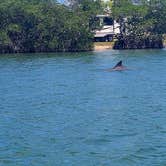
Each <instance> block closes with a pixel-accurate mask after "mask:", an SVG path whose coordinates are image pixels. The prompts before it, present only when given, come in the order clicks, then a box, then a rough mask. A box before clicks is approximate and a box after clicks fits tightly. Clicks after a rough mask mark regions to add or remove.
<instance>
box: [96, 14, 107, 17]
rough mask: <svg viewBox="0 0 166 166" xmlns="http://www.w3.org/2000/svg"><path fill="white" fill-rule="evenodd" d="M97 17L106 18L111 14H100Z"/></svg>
mask: <svg viewBox="0 0 166 166" xmlns="http://www.w3.org/2000/svg"><path fill="white" fill-rule="evenodd" d="M96 17H101V18H104V17H110V15H108V14H107V15H104V14H98V15H96Z"/></svg>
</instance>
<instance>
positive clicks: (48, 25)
mask: <svg viewBox="0 0 166 166" xmlns="http://www.w3.org/2000/svg"><path fill="white" fill-rule="evenodd" d="M88 2H89V0H85V1H84V3H83V4H82V5H81V6H80V7H79V8H78V9H77V12H76V11H75V10H71V9H70V8H69V7H67V6H64V5H62V4H59V3H57V2H56V1H54V0H5V1H4V0H0V15H1V17H0V52H51V51H85V50H90V49H92V42H93V33H92V29H93V28H94V23H93V19H94V16H95V14H96V9H97V8H98V5H99V3H98V2H94V1H92V0H91V1H90V3H88Z"/></svg>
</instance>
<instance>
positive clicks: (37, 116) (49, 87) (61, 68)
mask: <svg viewBox="0 0 166 166" xmlns="http://www.w3.org/2000/svg"><path fill="white" fill-rule="evenodd" d="M119 60H123V62H124V64H125V65H126V66H128V68H130V70H127V71H123V72H108V71H107V70H105V69H108V68H110V67H112V66H114V65H115V64H116V63H117V62H118V61H119ZM165 164H166V50H137V51H133V50H129V51H109V50H108V51H103V52H92V53H79V54H63V53H60V54H36V55H35V54H25V55H1V56H0V166H141V165H143V166H165Z"/></svg>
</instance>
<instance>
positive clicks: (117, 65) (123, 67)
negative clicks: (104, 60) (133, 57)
mask: <svg viewBox="0 0 166 166" xmlns="http://www.w3.org/2000/svg"><path fill="white" fill-rule="evenodd" d="M123 70H127V68H126V67H125V66H123V64H122V61H119V62H118V63H117V64H116V65H115V66H114V67H113V68H111V69H109V70H108V71H123Z"/></svg>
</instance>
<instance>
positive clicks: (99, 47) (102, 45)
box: [94, 42, 114, 51]
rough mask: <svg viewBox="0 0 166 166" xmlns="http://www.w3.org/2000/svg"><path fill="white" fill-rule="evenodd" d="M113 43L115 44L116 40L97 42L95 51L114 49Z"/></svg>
mask: <svg viewBox="0 0 166 166" xmlns="http://www.w3.org/2000/svg"><path fill="white" fill-rule="evenodd" d="M113 45H114V42H95V43H94V51H100V50H101V51H102V50H107V49H112V48H113Z"/></svg>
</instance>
